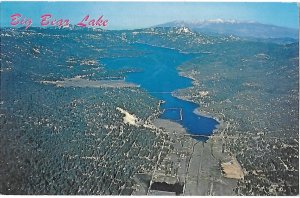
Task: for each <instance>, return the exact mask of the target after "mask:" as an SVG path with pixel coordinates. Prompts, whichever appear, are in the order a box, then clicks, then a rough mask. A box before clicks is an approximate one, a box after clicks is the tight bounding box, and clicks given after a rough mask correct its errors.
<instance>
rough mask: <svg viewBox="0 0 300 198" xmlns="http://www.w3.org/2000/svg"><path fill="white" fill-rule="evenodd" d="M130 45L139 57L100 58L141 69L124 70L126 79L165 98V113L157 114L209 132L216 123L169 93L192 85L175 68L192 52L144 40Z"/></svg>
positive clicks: (190, 128) (114, 66)
mask: <svg viewBox="0 0 300 198" xmlns="http://www.w3.org/2000/svg"><path fill="white" fill-rule="evenodd" d="M133 46H134V47H135V48H137V49H138V50H140V51H142V52H144V54H143V55H142V56H138V57H122V58H103V59H101V62H102V63H103V64H104V65H105V67H106V68H107V69H130V68H135V69H137V70H138V71H140V72H129V73H127V74H126V81H128V82H132V83H135V84H139V85H140V86H141V88H143V89H145V90H146V91H147V92H149V94H151V95H152V96H154V97H156V98H158V99H159V100H163V101H165V103H163V104H162V105H161V109H162V110H164V113H163V114H162V115H161V116H160V118H163V119H168V120H171V121H175V122H177V123H179V124H181V125H182V126H183V127H184V128H185V129H186V130H187V132H188V133H190V134H193V135H211V133H212V131H213V130H214V129H215V128H216V126H217V125H218V124H219V123H218V122H217V121H216V120H214V119H212V118H207V117H204V116H199V115H197V114H195V113H194V110H195V109H196V108H198V107H199V105H198V104H195V103H193V102H189V101H186V100H182V99H179V98H176V97H173V96H172V92H174V91H175V90H178V89H183V88H187V87H190V86H192V80H191V79H189V78H185V77H182V76H179V74H178V71H177V69H176V68H177V67H178V66H179V65H181V64H182V63H184V62H185V61H188V60H190V59H192V58H193V57H194V56H195V55H194V54H183V53H180V52H178V51H176V50H172V49H167V48H161V47H153V46H149V45H144V44H134V45H133ZM200 139H201V138H200Z"/></svg>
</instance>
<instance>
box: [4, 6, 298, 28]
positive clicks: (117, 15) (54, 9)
mask: <svg viewBox="0 0 300 198" xmlns="http://www.w3.org/2000/svg"><path fill="white" fill-rule="evenodd" d="M14 13H20V14H22V15H23V16H26V17H27V18H31V19H32V21H33V24H32V26H39V23H40V16H41V15H42V14H45V13H50V14H52V16H53V18H55V19H61V18H63V19H70V21H71V23H72V24H76V23H78V22H79V21H81V20H82V18H83V17H84V16H85V15H87V14H89V15H90V17H93V18H96V19H97V18H98V17H99V16H101V15H103V18H105V19H108V21H109V22H108V26H107V29H134V28H143V27H149V26H153V25H157V24H161V23H165V22H170V21H174V20H185V21H194V20H205V19H216V18H222V19H236V20H242V21H256V22H260V23H265V24H273V25H278V26H284V27H291V28H298V24H299V22H298V20H299V17H298V7H297V4H296V3H226V2H225V3H195V2H173V3H170V2H156V3H154V2H2V3H1V26H5V27H7V26H10V24H9V23H10V15H12V14H14Z"/></svg>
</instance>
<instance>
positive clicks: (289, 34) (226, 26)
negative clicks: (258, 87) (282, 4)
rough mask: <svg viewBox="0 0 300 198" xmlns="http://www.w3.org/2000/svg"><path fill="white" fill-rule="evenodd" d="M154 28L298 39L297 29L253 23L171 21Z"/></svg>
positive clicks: (222, 20) (217, 20) (216, 20)
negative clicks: (183, 28) (184, 28)
mask: <svg viewBox="0 0 300 198" xmlns="http://www.w3.org/2000/svg"><path fill="white" fill-rule="evenodd" d="M155 27H187V28H189V29H191V30H192V31H195V32H201V33H209V34H225V35H235V36H240V37H250V38H251V37H252V38H263V39H268V38H292V39H298V37H299V32H298V30H297V29H293V28H287V27H280V26H275V25H269V24H262V23H258V22H254V21H237V20H224V19H211V20H203V21H194V22H187V21H172V22H168V23H164V24H160V25H156V26H155Z"/></svg>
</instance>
